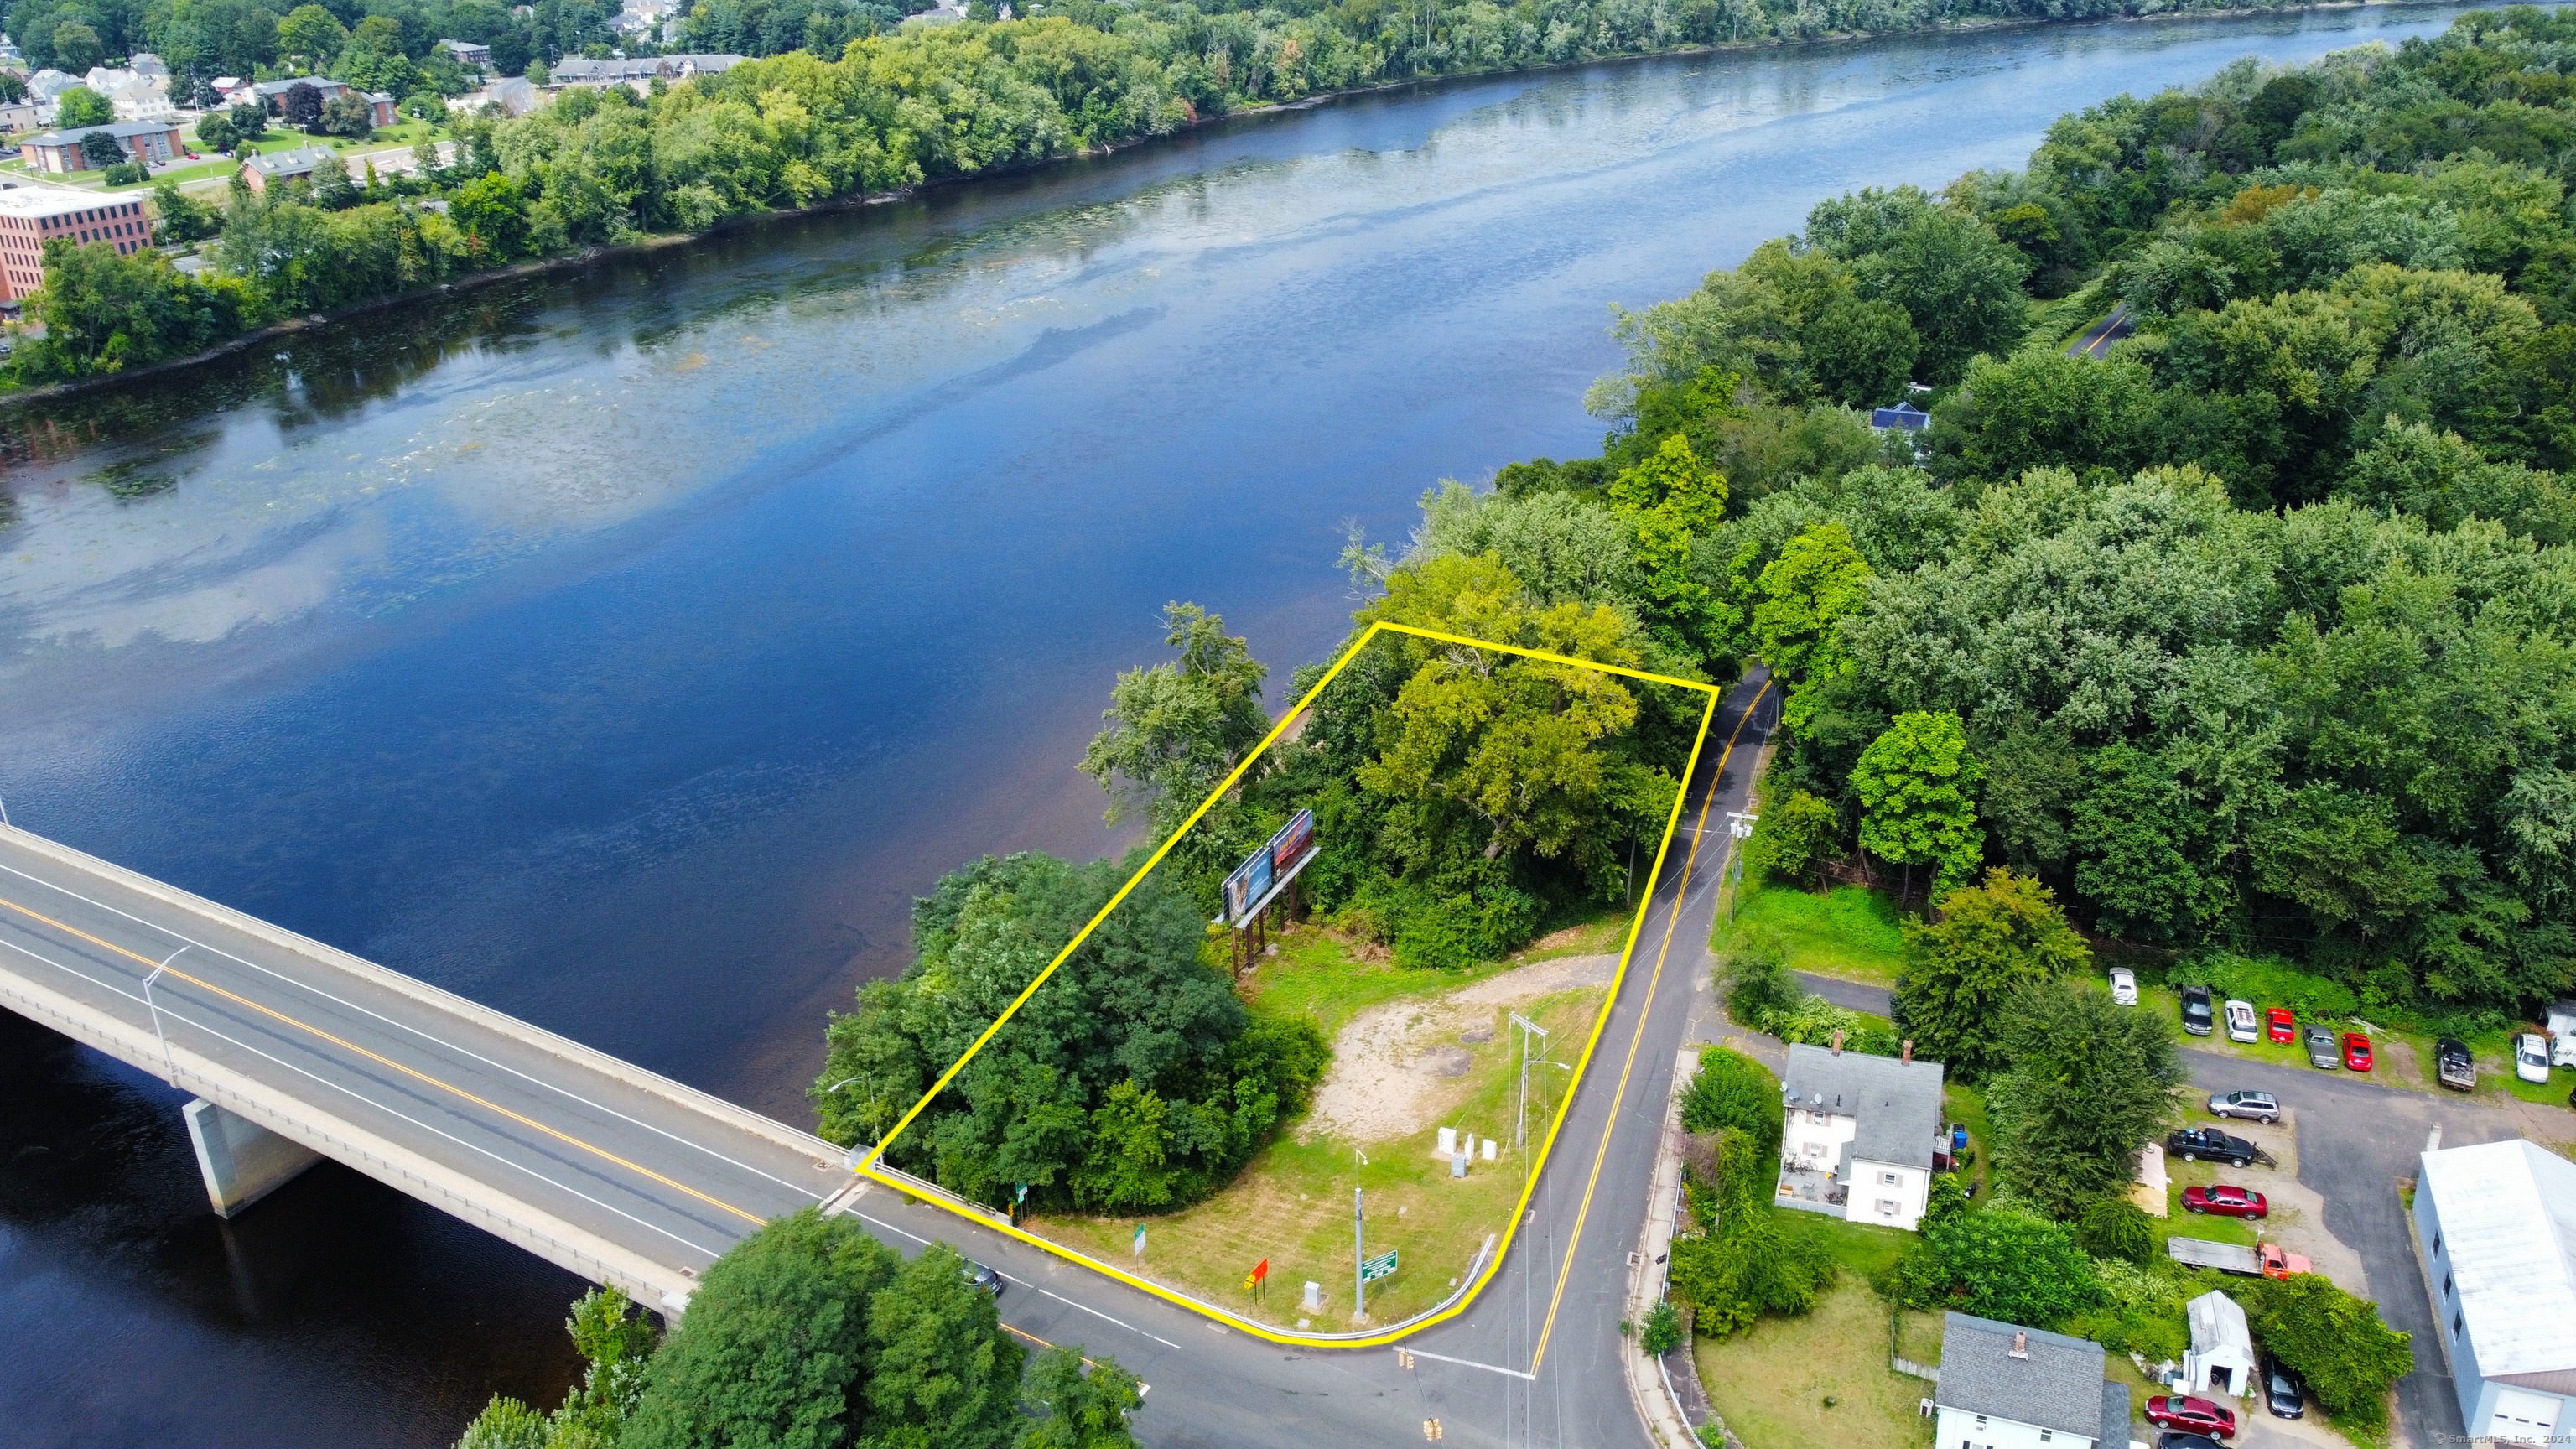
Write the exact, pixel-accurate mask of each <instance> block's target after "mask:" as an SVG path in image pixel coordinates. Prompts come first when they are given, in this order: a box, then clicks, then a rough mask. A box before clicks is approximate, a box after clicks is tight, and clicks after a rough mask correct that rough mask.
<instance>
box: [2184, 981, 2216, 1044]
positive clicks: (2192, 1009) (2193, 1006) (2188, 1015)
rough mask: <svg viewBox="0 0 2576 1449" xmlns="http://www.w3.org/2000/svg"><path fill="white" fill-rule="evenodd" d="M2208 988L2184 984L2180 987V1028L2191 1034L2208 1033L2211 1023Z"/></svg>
mask: <svg viewBox="0 0 2576 1449" xmlns="http://www.w3.org/2000/svg"><path fill="white" fill-rule="evenodd" d="M2211 1020H2212V1017H2211V1013H2210V1009H2209V988H2208V987H2206V986H2186V987H2184V988H2183V989H2182V1029H2183V1030H2185V1031H2187V1032H2190V1033H2191V1034H2192V1035H2193V1036H2207V1035H2209V1028H2210V1024H2211Z"/></svg>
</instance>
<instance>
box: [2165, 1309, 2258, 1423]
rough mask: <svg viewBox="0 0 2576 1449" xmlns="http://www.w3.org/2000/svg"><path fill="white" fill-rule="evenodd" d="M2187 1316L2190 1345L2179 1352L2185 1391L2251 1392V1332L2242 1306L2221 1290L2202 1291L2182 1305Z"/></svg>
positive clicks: (2197, 1392)
mask: <svg viewBox="0 0 2576 1449" xmlns="http://www.w3.org/2000/svg"><path fill="white" fill-rule="evenodd" d="M2183 1312H2184V1314H2185V1315H2186V1316H2187V1317H2189V1318H2190V1320H2191V1348H2190V1350H2189V1351H2188V1352H2186V1353H2184V1354H2183V1356H2182V1371H2183V1376H2184V1382H2183V1388H2184V1392H2186V1393H2194V1394H2199V1395H2202V1396H2203V1397H2207V1396H2208V1395H2211V1394H2224V1395H2227V1396H2229V1397H2231V1398H2233V1397H2236V1396H2238V1395H2242V1394H2251V1393H2253V1392H2254V1387H2255V1384H2254V1334H2253V1332H2252V1331H2251V1330H2250V1329H2248V1328H2247V1327H2246V1326H2245V1310H2244V1309H2242V1308H2240V1307H2238V1306H2237V1304H2236V1300H2235V1299H2233V1298H2230V1297H2228V1296H2227V1295H2226V1294H2224V1293H2203V1294H2202V1295H2200V1296H2199V1297H2198V1298H2195V1299H2193V1300H2191V1301H2190V1302H2189V1303H2186V1304H2184V1305H2183Z"/></svg>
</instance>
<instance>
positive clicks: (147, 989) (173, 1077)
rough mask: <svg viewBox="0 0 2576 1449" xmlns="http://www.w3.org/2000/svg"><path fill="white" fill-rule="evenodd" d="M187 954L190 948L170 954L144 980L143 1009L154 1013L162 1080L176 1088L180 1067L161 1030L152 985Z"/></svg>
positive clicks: (183, 948) (153, 1033)
mask: <svg viewBox="0 0 2576 1449" xmlns="http://www.w3.org/2000/svg"><path fill="white" fill-rule="evenodd" d="M187 954H188V948H187V947H185V946H182V947H180V948H179V949H178V950H176V951H173V952H171V953H170V956H169V960H165V961H163V962H162V963H161V964H160V965H158V966H155V967H153V968H152V974H151V975H149V976H146V977H144V978H143V1009H144V1010H145V1011H148V1012H150V1013H152V1035H153V1036H154V1037H155V1038H157V1039H158V1040H159V1041H160V1043H161V1069H162V1074H163V1075H162V1080H164V1081H166V1082H168V1083H169V1084H170V1085H171V1086H174V1087H175V1086H177V1085H179V1067H178V1064H177V1063H175V1062H173V1061H171V1060H170V1034H169V1033H168V1032H166V1031H163V1030H162V1029H161V1008H160V1006H159V1005H158V1004H156V1003H155V1002H154V1001H153V1000H152V983H153V982H155V981H158V980H160V979H161V973H162V972H164V971H167V970H169V969H170V962H171V961H176V960H178V959H179V958H180V957H182V956H185V955H187Z"/></svg>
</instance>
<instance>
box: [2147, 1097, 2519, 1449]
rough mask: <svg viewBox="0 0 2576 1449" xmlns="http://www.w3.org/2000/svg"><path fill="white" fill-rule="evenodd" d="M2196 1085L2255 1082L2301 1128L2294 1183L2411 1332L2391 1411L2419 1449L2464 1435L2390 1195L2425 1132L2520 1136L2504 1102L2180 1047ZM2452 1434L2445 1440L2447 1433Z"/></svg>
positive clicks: (2396, 1323) (2465, 1137)
mask: <svg viewBox="0 0 2576 1449" xmlns="http://www.w3.org/2000/svg"><path fill="white" fill-rule="evenodd" d="M2183 1060H2184V1061H2185V1062H2186V1063H2187V1064H2188V1065H2189V1066H2190V1068H2191V1081H2192V1085H2193V1086H2195V1087H2197V1088H2199V1089H2200V1090H2201V1091H2202V1092H2204V1093H2207V1092H2224V1091H2232V1090H2235V1089H2238V1088H2259V1089H2261V1090H2263V1091H2267V1092H2271V1093H2273V1094H2274V1095H2275V1096H2277V1097H2279V1098H2280V1099H2281V1105H2282V1106H2284V1107H2286V1108H2288V1109H2289V1111H2290V1119H2291V1123H2292V1125H2293V1126H2295V1127H2296V1128H2297V1129H2298V1143H2299V1170H2298V1174H2297V1175H2298V1179H2299V1181H2300V1182H2301V1183H2302V1184H2304V1185H2305V1186H2307V1187H2308V1188H2310V1189H2312V1190H2313V1191H2315V1192H2316V1193H2317V1194H2318V1195H2319V1196H2321V1197H2323V1198H2324V1199H2325V1204H2326V1223H2325V1226H2326V1231H2327V1232H2330V1233H2332V1234H2334V1236H2336V1237H2337V1238H2340V1239H2342V1240H2343V1241H2344V1242H2345V1243H2346V1244H2348V1245H2350V1246H2351V1247H2352V1248H2353V1249H2354V1250H2355V1251H2357V1252H2359V1253H2360V1254H2361V1268H2362V1272H2363V1274H2364V1275H2366V1276H2367V1278H2368V1279H2369V1282H2368V1283H2367V1284H2366V1285H2365V1291H2366V1292H2367V1294H2368V1296H2369V1297H2371V1298H2372V1299H2374V1300H2376V1301H2377V1302H2378V1304H2379V1316H2380V1317H2381V1318H2382V1319H2384V1320H2385V1321H2386V1322H2387V1323H2388V1325H2389V1326H2390V1327H2392V1328H2397V1329H2402V1330H2404V1331H2405V1332H2407V1333H2411V1334H2413V1335H2414V1336H2415V1369H2414V1371H2413V1372H2412V1373H2409V1374H2408V1375H2406V1377H2404V1378H2403V1379H2400V1380H2398V1383H2397V1418H2398V1424H2399V1427H2400V1428H2401V1429H2402V1430H2403V1431H2404V1433H2405V1436H2406V1442H2408V1443H2409V1444H2412V1445H2415V1446H2417V1449H2427V1446H2431V1445H2434V1444H2440V1443H2444V1442H2460V1441H2461V1439H2462V1437H2463V1435H2464V1432H2465V1431H2464V1429H2463V1428H2462V1425H2461V1423H2460V1401H2459V1398H2458V1396H2457V1395H2456V1394H2455V1393H2454V1392H2453V1391H2452V1386H2451V1380H2450V1375H2449V1374H2448V1373H2447V1372H2445V1370H2444V1366H2443V1359H2442V1349H2441V1345H2440V1344H2439V1343H2438V1342H2437V1341H2436V1340H2435V1338H2434V1325H2433V1315H2432V1309H2431V1306H2430V1304H2429V1303H2428V1302H2427V1301H2426V1297H2425V1291H2424V1277H2423V1273H2422V1272H2421V1270H2419V1269H2418V1268H2417V1267H2416V1265H2415V1249H2414V1246H2413V1243H2412V1241H2411V1240H2410V1239H2409V1238H2408V1236H2407V1232H2406V1210H2405V1206H2404V1204H2402V1203H2401V1202H2399V1201H2398V1197H2397V1190H2398V1184H2399V1181H2400V1180H2401V1179H2404V1178H2411V1177H2413V1176H2414V1175H2415V1169H2416V1159H2417V1158H2418V1157H2419V1156H2420V1155H2421V1154H2422V1153H2423V1151H2424V1143H2425V1138H2426V1137H2427V1136H2428V1135H2429V1134H2430V1133H2431V1132H2432V1130H2433V1128H2434V1126H2435V1125H2436V1124H2439V1125H2440V1127H2441V1128H2442V1145H2443V1146H2445V1147H2465V1146H2468V1145H2470V1144H2472V1143H2477V1142H2495V1141H2500V1140H2502V1139H2505V1138H2509V1137H2516V1136H2519V1135H2521V1134H2520V1133H2519V1132H2518V1131H2516V1130H2515V1127H2514V1121H2513V1118H2512V1117H2511V1116H2510V1115H2509V1114H2507V1113H2506V1112H2505V1111H2504V1110H2503V1109H2501V1108H2498V1107H2491V1106H2487V1105H2485V1104H2483V1103H2481V1102H2478V1101H2476V1100H2474V1099H2469V1098H2461V1097H2454V1096H2450V1095H2448V1094H2442V1095H2435V1094H2432V1093H2428V1092H2410V1091H2404V1090H2401V1089H2398V1088H2393V1087H2380V1086H2373V1085H2369V1084H2367V1083H2364V1082H2361V1081H2357V1080H2355V1079H2354V1077H2353V1075H2352V1074H2350V1073H2346V1072H2340V1071H2336V1072H2325V1071H2317V1070H2314V1069H2301V1068H2297V1067H2278V1066H2272V1065H2269V1064H2267V1063H2259V1062H2249V1061H2242V1060H2238V1059H2236V1058H2233V1057H2225V1056H2220V1055H2218V1054H2216V1053H2212V1052H2196V1051H2186V1052H2185V1053H2183ZM2446 1435H2447V1436H2449V1437H2448V1439H2447V1440H2446V1439H2445V1437H2444V1436H2446Z"/></svg>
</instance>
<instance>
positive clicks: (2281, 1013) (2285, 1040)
mask: <svg viewBox="0 0 2576 1449" xmlns="http://www.w3.org/2000/svg"><path fill="white" fill-rule="evenodd" d="M2263 1034H2264V1035H2265V1036H2268V1037H2270V1038H2271V1039H2272V1040H2273V1041H2274V1042H2276V1043H2278V1044H2280V1045H2282V1046H2288V1045H2289V1044H2290V1043H2292V1042H2294V1041H2297V1040H2298V1039H2299V1023H2298V1020H2297V1018H2295V1017H2293V1016H2291V1015H2290V1008H2288V1007H2286V1006H2275V1007H2273V1008H2271V1009H2270V1010H2268V1011H2266V1012H2264V1013H2263Z"/></svg>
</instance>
